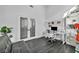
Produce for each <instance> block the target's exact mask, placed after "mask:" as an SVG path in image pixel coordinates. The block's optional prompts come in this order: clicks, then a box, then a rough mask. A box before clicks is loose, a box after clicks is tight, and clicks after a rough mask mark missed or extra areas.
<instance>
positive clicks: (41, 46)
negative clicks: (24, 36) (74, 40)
mask: <svg viewBox="0 0 79 59" xmlns="http://www.w3.org/2000/svg"><path fill="white" fill-rule="evenodd" d="M48 40H49V39H47V38H44V37H42V38H37V39H33V40H29V41H26V42H23V41H20V42H17V43H14V44H13V45H12V53H74V52H75V47H73V46H70V45H67V44H62V41H58V40H56V41H54V42H53V43H51V42H48Z"/></svg>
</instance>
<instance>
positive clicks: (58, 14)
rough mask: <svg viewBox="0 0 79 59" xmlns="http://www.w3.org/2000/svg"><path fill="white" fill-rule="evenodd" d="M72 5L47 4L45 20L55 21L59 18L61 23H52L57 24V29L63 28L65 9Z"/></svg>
mask: <svg viewBox="0 0 79 59" xmlns="http://www.w3.org/2000/svg"><path fill="white" fill-rule="evenodd" d="M72 7H73V5H49V6H47V7H46V20H47V21H54V22H55V23H56V22H57V21H58V20H60V21H61V24H60V25H57V24H54V25H53V26H58V27H59V29H63V28H64V20H63V16H64V13H65V12H66V11H68V10H69V9H71V8H72Z"/></svg>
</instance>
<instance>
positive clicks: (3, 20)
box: [0, 5, 45, 42]
mask: <svg viewBox="0 0 79 59" xmlns="http://www.w3.org/2000/svg"><path fill="white" fill-rule="evenodd" d="M20 17H27V18H35V20H36V32H35V34H36V36H41V35H42V32H43V31H44V30H45V28H44V20H45V11H44V8H43V6H38V5H36V6H34V8H31V7H29V6H28V5H26V6H25V5H23V6H21V5H18V6H16V5H13V6H12V5H5V6H0V26H2V25H7V26H9V27H13V30H12V34H13V39H12V42H16V41H19V40H20Z"/></svg>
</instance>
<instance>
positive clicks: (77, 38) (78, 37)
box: [74, 23, 79, 42]
mask: <svg viewBox="0 0 79 59" xmlns="http://www.w3.org/2000/svg"><path fill="white" fill-rule="evenodd" d="M74 27H75V29H77V30H79V23H76V24H74ZM76 41H77V42H79V33H77V35H76Z"/></svg>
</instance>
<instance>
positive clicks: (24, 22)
mask: <svg viewBox="0 0 79 59" xmlns="http://www.w3.org/2000/svg"><path fill="white" fill-rule="evenodd" d="M27 37H28V19H27V18H25V17H20V38H21V39H25V38H27Z"/></svg>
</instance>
